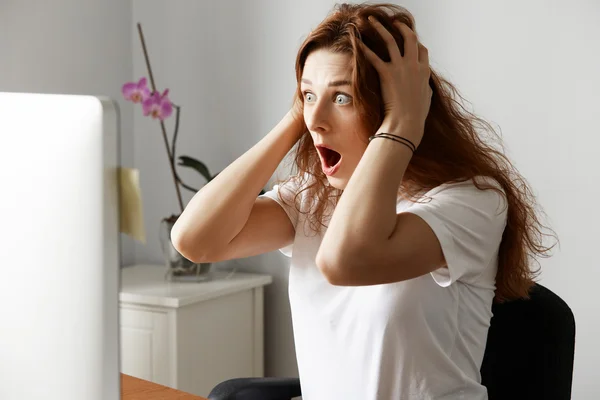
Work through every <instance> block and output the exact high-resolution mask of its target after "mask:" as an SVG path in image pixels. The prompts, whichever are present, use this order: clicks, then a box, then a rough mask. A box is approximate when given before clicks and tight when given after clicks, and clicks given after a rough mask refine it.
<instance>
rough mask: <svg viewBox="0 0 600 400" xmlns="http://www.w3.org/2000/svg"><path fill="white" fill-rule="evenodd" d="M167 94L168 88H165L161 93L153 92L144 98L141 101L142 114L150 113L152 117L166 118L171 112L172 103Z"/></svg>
mask: <svg viewBox="0 0 600 400" xmlns="http://www.w3.org/2000/svg"><path fill="white" fill-rule="evenodd" d="M168 95H169V89H165V91H164V92H163V94H160V93H159V92H154V93H153V94H152V95H151V96H150V97H148V98H147V99H146V100H144V101H143V103H142V107H143V110H144V115H151V116H152V118H155V119H156V118H158V119H160V120H161V121H162V120H164V119H165V118H168V117H169V116H170V115H171V114H172V113H173V105H172V104H171V100H169V96H168Z"/></svg>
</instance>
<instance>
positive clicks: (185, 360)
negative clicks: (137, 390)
mask: <svg viewBox="0 0 600 400" xmlns="http://www.w3.org/2000/svg"><path fill="white" fill-rule="evenodd" d="M214 274H215V278H214V279H213V280H211V281H207V282H197V283H192V282H168V281H165V279H164V275H165V267H163V266H159V265H135V266H131V267H125V268H123V269H122V275H121V293H120V333H121V372H123V373H125V374H128V375H133V376H135V377H138V378H142V379H146V380H149V381H152V382H156V383H159V384H162V385H166V386H170V387H173V388H176V389H179V390H183V391H185V392H189V393H193V394H197V395H200V396H207V395H208V393H209V392H210V390H211V389H212V388H213V387H214V386H215V385H216V384H218V383H219V382H222V381H224V380H226V379H230V378H236V377H262V376H263V374H264V354H263V353H264V335H263V324H264V322H263V287H264V286H265V285H268V284H270V283H271V282H272V278H271V276H269V275H262V274H253V273H252V274H251V273H243V272H235V273H234V274H233V275H231V276H230V277H229V278H228V279H226V278H227V277H228V275H229V273H228V272H226V271H215V272H214Z"/></svg>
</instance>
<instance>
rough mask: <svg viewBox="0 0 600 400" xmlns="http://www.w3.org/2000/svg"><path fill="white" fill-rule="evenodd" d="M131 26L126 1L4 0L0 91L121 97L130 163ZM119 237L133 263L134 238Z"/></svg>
mask: <svg viewBox="0 0 600 400" xmlns="http://www.w3.org/2000/svg"><path fill="white" fill-rule="evenodd" d="M130 31H131V3H130V2H128V1H121V0H87V1H80V0H53V1H51V2H50V1H36V0H26V1H23V0H0V91H5V92H40V93H65V94H86V95H87V94H91V95H105V96H110V97H112V98H113V99H116V100H118V102H119V106H120V108H121V121H122V124H121V128H122V135H121V164H122V165H124V166H128V167H132V166H133V134H132V122H133V121H132V114H131V106H130V105H129V104H128V103H126V102H124V101H123V100H121V93H120V90H121V85H122V84H123V83H124V82H126V81H127V80H129V79H130V78H131V34H130ZM34 145H35V144H32V146H34ZM24 157H26V155H24ZM40 195H41V196H43V194H40ZM121 239H122V256H121V262H122V264H125V265H126V264H130V263H131V262H133V257H134V254H133V251H134V248H133V241H132V240H131V239H130V238H129V237H127V236H125V235H122V237H121Z"/></svg>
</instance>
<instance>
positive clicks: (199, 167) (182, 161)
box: [177, 156, 216, 182]
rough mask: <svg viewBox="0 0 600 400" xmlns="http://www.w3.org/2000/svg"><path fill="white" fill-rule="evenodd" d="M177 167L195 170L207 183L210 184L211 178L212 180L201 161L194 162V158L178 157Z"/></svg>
mask: <svg viewBox="0 0 600 400" xmlns="http://www.w3.org/2000/svg"><path fill="white" fill-rule="evenodd" d="M177 165H181V166H183V167H188V168H192V169H195V170H196V171H198V173H200V175H202V176H203V177H204V178H205V179H206V180H207V181H208V182H210V181H211V180H212V178H213V177H211V176H210V172H209V171H208V167H207V166H206V165H205V164H204V163H203V162H202V161H200V160H196V159H195V158H192V157H188V156H179V163H178V164H177ZM215 176H216V175H215Z"/></svg>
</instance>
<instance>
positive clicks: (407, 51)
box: [394, 21, 418, 60]
mask: <svg viewBox="0 0 600 400" xmlns="http://www.w3.org/2000/svg"><path fill="white" fill-rule="evenodd" d="M394 24H395V25H396V26H397V27H398V29H400V33H401V34H402V38H403V39H404V58H411V59H413V60H418V48H417V34H416V33H415V32H413V30H412V29H410V28H409V27H408V25H406V24H405V23H404V22H400V21H394Z"/></svg>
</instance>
